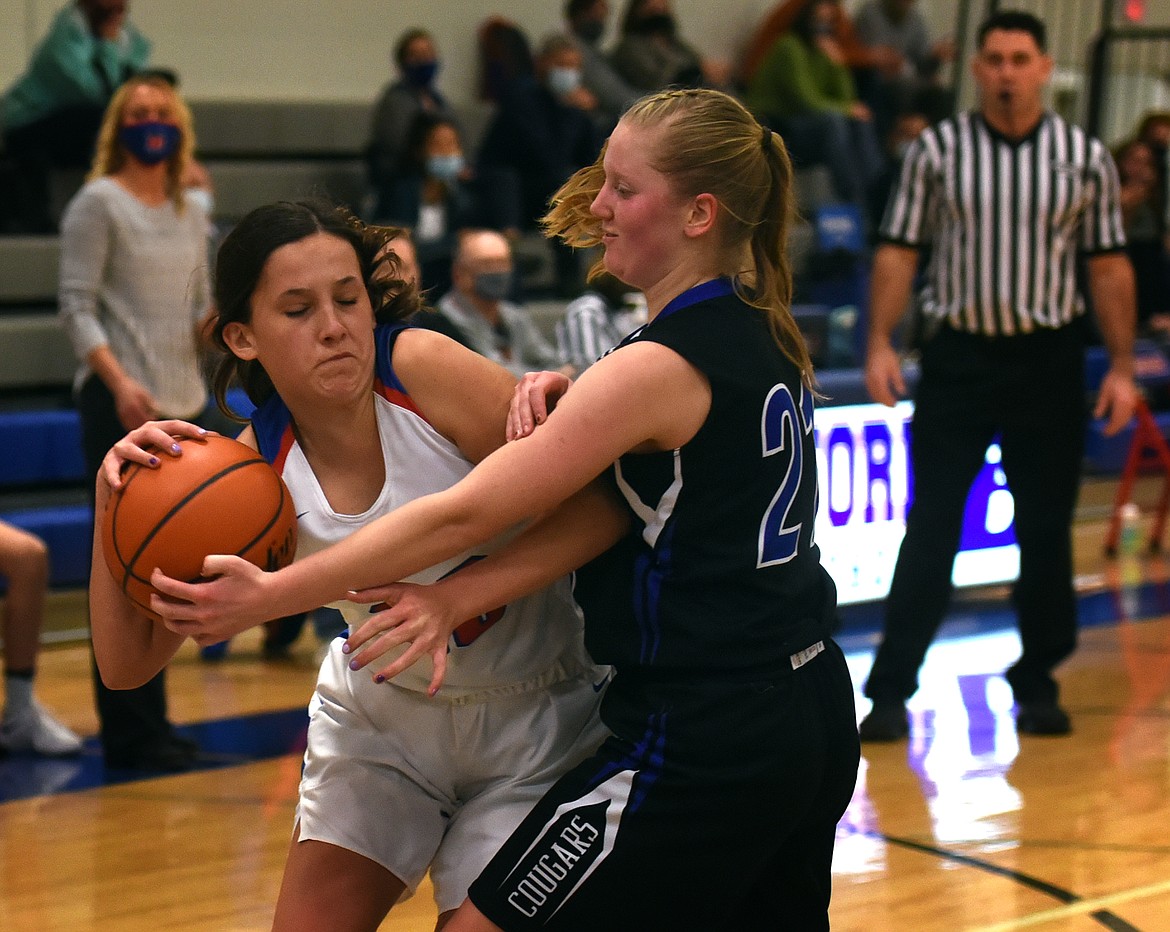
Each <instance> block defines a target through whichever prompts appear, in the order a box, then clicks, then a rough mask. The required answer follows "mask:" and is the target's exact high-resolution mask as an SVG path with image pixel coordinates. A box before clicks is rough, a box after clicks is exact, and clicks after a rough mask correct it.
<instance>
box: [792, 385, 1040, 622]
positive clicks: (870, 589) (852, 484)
mask: <svg viewBox="0 0 1170 932" xmlns="http://www.w3.org/2000/svg"><path fill="white" fill-rule="evenodd" d="M912 412H913V406H912V404H911V403H910V402H908V401H904V402H900V403H899V404H898V405H896V406H895V407H894V408H887V407H885V406H883V405H877V404H869V405H841V406H836V407H833V406H829V407H822V408H818V409H817V413H816V418H817V420H816V429H815V436H816V445H817V470H818V489H819V500H820V502H821V503H822V508H821V510H820V512H819V513H818V515H817V521H816V540H817V543H818V544H819V545H820V548H821V554H822V560H823V562H824V563H825V567H826V569H828V571H829V573H830V574H831V575H832V576H833V578H834V581H835V582H836V583H837V588H838V596H839V598H840V600H841V601H842V602H851V601H853V602H855V601H863V600H867V599H880V598H884V597H885V595H886V593H887V592H888V589H889V580H890V577H891V576H892V574H893V565H894V562H895V560H896V558H897V550H898V547H899V546H900V544H901V540H902V537H903V536H904V534H905V530H906V515H907V513H908V511H909V509H910V505H911V501H912V499H913V486H914V481H913V472H912V469H911V465H910V456H909V450H910V421H911V416H912ZM1013 514H1014V509H1013V504H1012V500H1011V494H1010V493H1009V491H1008V489H1007V480H1006V477H1005V476H1004V472H1003V468H1002V464H1001V463H1000V450H999V446H998V444H997V443H993V444H992V445H991V446H990V447H989V448H988V451H987V455H986V461H985V462H984V465H983V468H982V470H981V471H980V472H979V475H978V476H977V477H976V479H975V481H974V483H973V484H972V487H971V491H970V494H969V496H968V499H967V503H966V510H965V512H964V522H963V532H962V539H961V544H960V550H959V558H958V559H957V560H956V568H955V582H956V584H957V585H974V584H983V583H991V582H1002V581H1004V580H1007V579H1011V578H1014V576H1015V573H1016V572H1017V571H1018V565H1019V554H1018V549H1017V548H1016V546H1015V543H1016V541H1015V532H1014V528H1013V525H1012V517H1013Z"/></svg>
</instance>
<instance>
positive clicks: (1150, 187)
mask: <svg viewBox="0 0 1170 932" xmlns="http://www.w3.org/2000/svg"><path fill="white" fill-rule="evenodd" d="M1114 159H1115V160H1116V162H1117V174H1118V178H1119V179H1120V180H1121V218H1122V221H1123V223H1124V224H1125V249H1126V252H1127V253H1128V254H1129V261H1130V262H1131V263H1133V271H1134V278H1135V280H1136V282H1137V317H1138V328H1139V330H1142V331H1145V332H1147V333H1156V334H1159V335H1160V336H1161V338H1162V339H1163V340H1164V339H1166V338H1167V337H1170V256H1168V255H1167V249H1166V217H1165V213H1164V211H1163V209H1162V205H1163V204H1164V203H1165V194H1164V193H1163V190H1162V188H1163V181H1162V179H1161V178H1160V177H1159V174H1158V165H1157V162H1156V160H1155V156H1154V150H1153V149H1151V148H1150V146H1149V145H1148V144H1147V143H1144V142H1142V141H1141V140H1140V139H1134V140H1131V141H1130V142H1127V143H1125V144H1124V145H1122V146H1121V147H1120V148H1118V150H1117V151H1116V152H1115V153H1114Z"/></svg>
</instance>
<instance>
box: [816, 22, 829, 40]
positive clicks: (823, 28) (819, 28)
mask: <svg viewBox="0 0 1170 932" xmlns="http://www.w3.org/2000/svg"><path fill="white" fill-rule="evenodd" d="M812 34H813V35H814V36H820V37H824V38H827V37H828V36H831V35H832V34H833V24H832V23H813V27H812Z"/></svg>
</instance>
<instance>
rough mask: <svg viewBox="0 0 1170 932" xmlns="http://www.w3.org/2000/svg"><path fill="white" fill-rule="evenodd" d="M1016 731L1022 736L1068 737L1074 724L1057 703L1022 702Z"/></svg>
mask: <svg viewBox="0 0 1170 932" xmlns="http://www.w3.org/2000/svg"><path fill="white" fill-rule="evenodd" d="M1016 731H1017V732H1018V733H1019V734H1021V735H1067V734H1069V733H1070V732H1071V731H1072V723H1071V722H1070V721H1069V719H1068V713H1067V712H1065V711H1064V709H1062V708H1061V707H1060V706H1058V705H1057V704H1056V703H1055V702H1021V703H1020V704H1019V707H1018V708H1017V709H1016Z"/></svg>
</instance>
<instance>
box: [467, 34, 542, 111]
mask: <svg viewBox="0 0 1170 932" xmlns="http://www.w3.org/2000/svg"><path fill="white" fill-rule="evenodd" d="M478 43H479V98H480V100H482V101H484V102H485V103H492V104H498V103H499V102H500V101H501V100H503V98H504V94H505V92H507V91H508V89H509V88H511V86H512V85H513V84H514V83H515V82H516V81H517V80H519V79H521V78H524V79H529V78H532V77H533V76H534V75H535V74H536V61H535V59H534V58H533V55H532V47H531V45H530V44H529V42H528V36H526V35H525V34H524V30H523V29H521V28H520V27H519V26H517V25H516V24H515V23H513V22H512V21H511V20H507V19H504V18H503V17H502V16H492V17H489V18H488V19H486V20H484V23H483V25H482V26H480V29H479V37H478Z"/></svg>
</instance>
